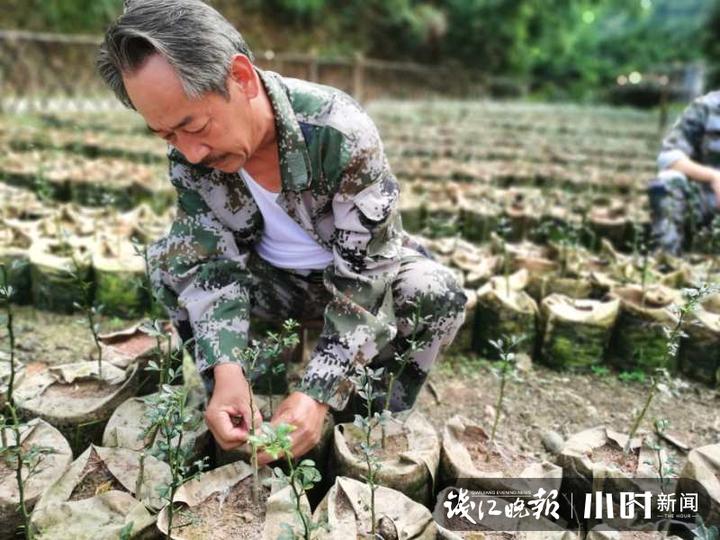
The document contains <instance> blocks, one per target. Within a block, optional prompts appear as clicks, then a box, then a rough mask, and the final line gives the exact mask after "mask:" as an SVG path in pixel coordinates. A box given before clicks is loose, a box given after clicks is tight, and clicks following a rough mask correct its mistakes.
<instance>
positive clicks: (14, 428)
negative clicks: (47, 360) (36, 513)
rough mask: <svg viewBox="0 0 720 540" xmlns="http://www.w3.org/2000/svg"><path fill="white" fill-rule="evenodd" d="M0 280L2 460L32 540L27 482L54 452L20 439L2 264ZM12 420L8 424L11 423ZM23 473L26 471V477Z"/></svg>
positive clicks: (8, 294) (9, 306)
mask: <svg viewBox="0 0 720 540" xmlns="http://www.w3.org/2000/svg"><path fill="white" fill-rule="evenodd" d="M0 277H2V286H0V301H2V304H3V306H4V307H5V316H6V323H5V327H6V329H7V333H8V338H9V344H10V378H9V381H8V388H7V396H6V401H7V403H6V405H5V407H6V409H7V412H8V414H9V418H8V417H6V416H4V415H0V434H1V435H2V440H1V441H0V443H1V445H0V457H1V458H2V459H3V460H4V461H5V462H6V463H7V464H8V466H9V467H12V468H13V469H14V471H15V480H16V482H17V486H18V498H19V501H18V511H19V512H20V516H21V518H22V525H21V527H22V529H23V531H24V534H25V538H26V540H32V538H33V531H32V529H31V528H30V512H29V510H28V507H27V501H26V500H25V484H26V483H27V481H28V479H29V478H30V477H31V476H32V475H33V474H34V473H35V470H36V469H37V466H38V465H39V463H40V459H41V457H42V455H43V454H47V453H49V452H52V449H51V448H44V447H40V446H36V445H33V446H31V447H30V448H28V449H25V448H23V446H22V439H21V436H20V428H21V427H22V424H21V423H20V419H19V416H18V413H17V406H16V404H15V395H14V391H15V330H14V321H13V309H12V304H11V300H12V297H13V295H14V290H13V287H12V286H11V285H10V284H9V283H8V274H7V268H6V267H5V265H4V264H0ZM8 419H9V422H8ZM8 429H9V430H10V431H11V432H12V438H13V443H9V442H8V440H7V435H6V434H7V430H8ZM23 469H24V470H25V471H26V472H25V474H24V475H23Z"/></svg>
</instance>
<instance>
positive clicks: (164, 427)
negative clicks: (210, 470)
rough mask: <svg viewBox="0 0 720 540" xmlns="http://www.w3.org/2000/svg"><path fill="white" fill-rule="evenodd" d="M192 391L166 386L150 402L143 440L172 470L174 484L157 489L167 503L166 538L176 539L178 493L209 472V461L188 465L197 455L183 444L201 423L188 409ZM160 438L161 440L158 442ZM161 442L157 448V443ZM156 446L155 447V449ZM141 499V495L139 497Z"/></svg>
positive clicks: (203, 459)
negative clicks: (184, 438)
mask: <svg viewBox="0 0 720 540" xmlns="http://www.w3.org/2000/svg"><path fill="white" fill-rule="evenodd" d="M188 393H189V390H188V389H187V388H186V387H172V386H168V385H164V386H162V388H160V392H158V393H157V394H155V395H154V396H152V397H150V398H148V403H149V405H150V406H149V407H148V408H147V412H146V419H147V421H148V426H147V427H146V429H145V431H144V433H143V438H146V439H148V440H149V441H150V442H149V444H148V447H151V448H153V450H152V452H153V453H154V454H155V457H157V458H158V459H160V460H162V461H165V462H166V463H167V464H168V466H169V467H170V483H169V484H166V485H161V486H158V487H157V491H158V494H159V496H160V498H162V499H163V500H165V501H167V503H168V505H167V510H168V531H167V534H166V538H167V539H168V540H169V539H170V537H171V535H172V530H173V526H174V523H173V521H174V517H175V510H176V508H175V503H174V502H173V501H174V499H175V493H176V492H177V490H178V488H179V487H180V486H181V485H183V484H184V483H185V482H186V481H188V480H190V479H192V478H195V477H196V476H197V475H199V474H200V473H201V472H202V471H203V469H205V468H206V466H207V463H206V460H207V457H204V458H202V459H200V460H198V461H196V462H194V463H192V464H189V463H188V462H189V461H190V459H191V456H192V453H193V447H192V444H188V443H187V441H184V440H183V436H184V433H185V432H186V431H192V430H194V429H195V428H196V427H197V424H198V423H199V422H200V419H199V417H194V415H193V414H192V410H190V409H189V408H188V406H187V402H188ZM158 437H159V439H158ZM156 440H157V441H158V443H157V444H155V441H156ZM153 445H154V446H153ZM142 469H143V467H142V466H141V468H140V470H141V473H140V475H141V476H140V478H139V479H138V486H141V485H142ZM136 495H138V496H139V494H136Z"/></svg>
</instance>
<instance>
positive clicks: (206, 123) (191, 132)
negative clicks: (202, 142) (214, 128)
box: [186, 121, 210, 135]
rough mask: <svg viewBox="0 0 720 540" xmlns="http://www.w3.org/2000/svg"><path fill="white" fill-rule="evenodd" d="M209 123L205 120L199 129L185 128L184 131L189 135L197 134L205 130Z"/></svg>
mask: <svg viewBox="0 0 720 540" xmlns="http://www.w3.org/2000/svg"><path fill="white" fill-rule="evenodd" d="M209 125H210V122H209V121H208V122H205V125H204V126H203V127H201V128H200V129H196V130H195V131H190V130H186V131H187V132H188V133H190V134H191V135H197V134H198V133H202V132H203V131H205V130H206V129H207V127H208V126H209Z"/></svg>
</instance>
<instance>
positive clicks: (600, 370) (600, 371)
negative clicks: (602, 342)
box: [590, 365, 610, 379]
mask: <svg viewBox="0 0 720 540" xmlns="http://www.w3.org/2000/svg"><path fill="white" fill-rule="evenodd" d="M590 371H592V373H593V375H596V376H597V377H600V378H601V379H604V378H605V377H607V376H608V375H610V370H609V369H608V368H607V367H606V366H597V365H595V366H590Z"/></svg>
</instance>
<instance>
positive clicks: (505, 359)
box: [487, 336, 525, 459]
mask: <svg viewBox="0 0 720 540" xmlns="http://www.w3.org/2000/svg"><path fill="white" fill-rule="evenodd" d="M524 339H525V336H521V337H517V336H505V337H504V338H500V339H498V340H496V341H490V345H492V346H493V347H494V348H495V350H497V352H498V355H499V357H500V360H499V361H497V362H496V363H495V368H494V369H493V373H494V374H495V376H496V377H498V378H499V379H500V392H499V393H498V400H497V403H496V404H495V420H494V421H493V427H492V431H491V432H490V441H491V442H492V441H494V440H495V432H496V431H497V427H498V423H499V422H500V413H501V411H502V404H503V399H504V397H505V384H506V382H507V378H508V376H511V375H514V374H515V369H516V366H515V361H516V356H515V352H514V351H515V350H516V349H517V347H518V345H520V343H522V342H523V340H524ZM487 459H490V453H489V452H488V454H487Z"/></svg>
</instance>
